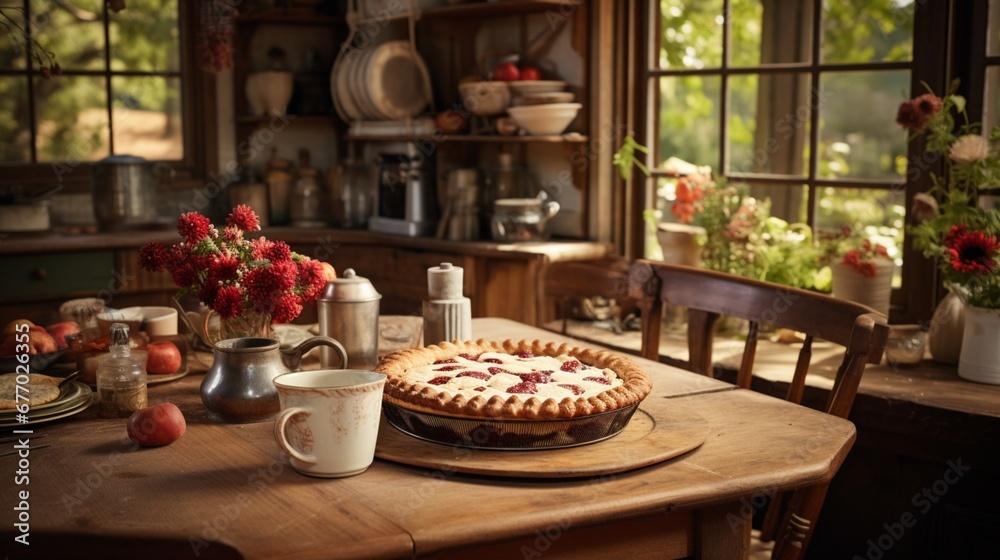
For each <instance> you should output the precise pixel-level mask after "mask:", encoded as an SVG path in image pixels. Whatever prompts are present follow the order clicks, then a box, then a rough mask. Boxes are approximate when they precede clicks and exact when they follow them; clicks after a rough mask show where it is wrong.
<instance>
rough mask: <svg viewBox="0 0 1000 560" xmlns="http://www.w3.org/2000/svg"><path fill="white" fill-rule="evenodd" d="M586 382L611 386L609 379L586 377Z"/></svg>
mask: <svg viewBox="0 0 1000 560" xmlns="http://www.w3.org/2000/svg"><path fill="white" fill-rule="evenodd" d="M583 380H584V381H593V382H594V383H601V384H602V385H611V382H610V381H608V378H607V377H584V378H583Z"/></svg>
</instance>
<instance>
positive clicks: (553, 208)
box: [540, 200, 559, 222]
mask: <svg viewBox="0 0 1000 560" xmlns="http://www.w3.org/2000/svg"><path fill="white" fill-rule="evenodd" d="M540 206H541V209H542V212H544V215H543V216H542V221H543V222H547V221H549V219H551V218H552V216H555V215H556V213H557V212H559V203H558V202H556V201H554V200H549V201H547V202H543V203H542V204H541V205H540Z"/></svg>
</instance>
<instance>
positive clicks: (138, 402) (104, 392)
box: [96, 323, 148, 418]
mask: <svg viewBox="0 0 1000 560" xmlns="http://www.w3.org/2000/svg"><path fill="white" fill-rule="evenodd" d="M110 338H111V355H110V356H107V357H106V358H105V359H103V360H102V361H101V362H100V365H98V366H97V376H96V377H97V411H98V414H99V415H100V416H101V418H128V417H129V416H131V415H132V413H133V412H135V411H137V410H139V409H142V408H146V406H147V404H148V400H147V396H146V368H145V367H144V366H143V364H142V361H141V360H139V359H138V358H137V357H135V356H133V355H132V351H131V350H130V349H129V339H128V325H126V324H124V323H114V324H112V325H111V337H110Z"/></svg>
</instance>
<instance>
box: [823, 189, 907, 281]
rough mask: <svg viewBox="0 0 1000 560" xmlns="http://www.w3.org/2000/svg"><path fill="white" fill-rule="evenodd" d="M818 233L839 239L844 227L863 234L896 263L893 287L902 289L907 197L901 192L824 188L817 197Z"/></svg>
mask: <svg viewBox="0 0 1000 560" xmlns="http://www.w3.org/2000/svg"><path fill="white" fill-rule="evenodd" d="M817 199H818V201H817V202H818V207H817V209H816V231H817V234H818V235H821V236H822V235H823V234H824V233H826V234H827V235H836V234H837V233H838V232H839V231H840V229H841V227H843V226H850V227H851V228H852V229H853V230H854V231H863V232H864V236H865V237H867V238H868V239H870V240H872V241H873V242H876V243H881V244H882V245H885V247H886V249H888V250H889V256H890V257H892V258H893V259H894V260H895V261H896V274H895V277H894V278H893V281H892V285H893V287H897V288H898V287H899V285H900V278H901V276H900V274H901V271H902V266H903V258H902V251H901V250H902V248H903V230H904V224H905V219H906V207H905V206H904V204H905V200H906V193H905V192H904V191H903V189H902V188H898V189H891V190H890V189H844V188H834V187H823V188H820V189H818V193H817Z"/></svg>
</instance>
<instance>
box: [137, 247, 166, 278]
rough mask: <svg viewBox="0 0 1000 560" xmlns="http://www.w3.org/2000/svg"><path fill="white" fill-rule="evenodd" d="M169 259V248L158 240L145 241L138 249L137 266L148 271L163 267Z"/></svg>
mask: <svg viewBox="0 0 1000 560" xmlns="http://www.w3.org/2000/svg"><path fill="white" fill-rule="evenodd" d="M169 259H170V250H169V249H168V248H167V246H166V245H164V244H163V243H160V242H159V241H153V242H150V243H146V244H145V245H143V246H142V247H141V248H140V249H139V266H141V267H142V268H144V269H146V270H148V271H150V272H160V271H161V270H163V269H165V268H166V267H167V261H168V260H169Z"/></svg>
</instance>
